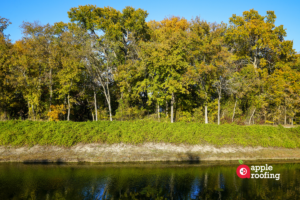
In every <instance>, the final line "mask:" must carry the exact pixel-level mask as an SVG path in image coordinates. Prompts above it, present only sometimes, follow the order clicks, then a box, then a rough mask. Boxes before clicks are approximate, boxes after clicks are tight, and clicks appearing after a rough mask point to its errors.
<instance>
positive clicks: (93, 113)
mask: <svg viewBox="0 0 300 200" xmlns="http://www.w3.org/2000/svg"><path fill="white" fill-rule="evenodd" d="M92 117H93V121H95V117H94V113H93V112H92Z"/></svg>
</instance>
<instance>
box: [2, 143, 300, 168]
mask: <svg viewBox="0 0 300 200" xmlns="http://www.w3.org/2000/svg"><path fill="white" fill-rule="evenodd" d="M236 160H243V161H244V160H248V161H259V160H300V148H295V149H289V148H279V147H241V146H232V145H227V146H222V147H216V146H213V145H187V144H178V145H176V144H170V143H144V144H136V145H132V144H124V143H119V144H111V145H109V144H98V143H91V144H77V145H75V146H71V147H60V146H52V145H51V146H50V145H49V146H41V145H35V146H33V147H13V146H0V162H23V163H69V162H70V163H71V162H75V163H80V162H90V163H120V162H122V163H124V162H125V163H129V162H157V161H162V162H185V161H192V162H200V161H236Z"/></svg>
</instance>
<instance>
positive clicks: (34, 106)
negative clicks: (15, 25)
mask: <svg viewBox="0 0 300 200" xmlns="http://www.w3.org/2000/svg"><path fill="white" fill-rule="evenodd" d="M68 16H69V18H70V23H63V22H57V23H55V24H53V25H50V24H47V25H41V24H40V23H38V22H23V24H22V25H21V28H22V31H23V38H22V39H21V40H18V41H16V42H15V43H12V42H11V41H10V40H9V35H8V34H7V33H6V32H5V29H6V28H7V27H8V26H9V25H10V24H11V22H10V21H9V19H6V18H1V17H0V120H9V119H22V120H24V119H30V120H51V121H58V120H67V121H88V120H89V121H99V120H110V121H113V120H118V121H125V120H138V119H143V120H152V121H161V122H167V121H168V122H172V123H173V122H175V121H185V122H201V123H217V124H221V123H236V124H265V123H271V124H293V123H294V124H295V123H297V121H296V120H295V119H296V116H297V113H299V112H300V111H299V108H300V55H299V53H297V52H296V51H295V50H294V49H293V41H290V40H285V39H284V38H285V37H286V35H287V33H286V29H285V28H284V27H283V25H280V26H276V25H275V20H276V15H275V13H274V12H273V11H268V12H267V13H266V15H265V16H262V15H260V14H259V13H258V12H257V11H255V10H253V9H252V10H249V11H245V12H243V15H242V16H237V15H235V14H234V15H232V17H231V18H230V19H229V23H228V24H225V23H220V24H218V23H210V22H207V21H203V20H201V19H200V17H196V18H194V19H191V20H187V19H185V18H182V17H175V16H174V17H168V18H165V19H164V20H162V21H153V20H152V21H148V22H147V21H146V18H147V16H148V13H147V11H145V10H142V9H134V8H132V7H126V8H124V9H123V10H122V11H118V10H116V9H114V8H111V7H104V8H99V7H96V6H93V5H86V6H78V7H76V8H71V9H70V11H69V12H68ZM12 34H13V33H12Z"/></svg>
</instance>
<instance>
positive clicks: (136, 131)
mask: <svg viewBox="0 0 300 200" xmlns="http://www.w3.org/2000/svg"><path fill="white" fill-rule="evenodd" d="M121 142H122V143H129V144H139V143H144V142H164V143H174V144H181V143H183V144H212V145H216V146H224V145H235V146H263V147H285V148H299V147H300V127H297V128H283V127H282V126H278V127H272V126H260V125H252V126H239V125H234V124H224V125H220V126H218V125H215V124H200V123H185V122H177V123H174V124H171V123H163V122H160V123H159V122H146V121H124V122H120V121H113V122H109V121H98V122H65V121H64V122H37V121H35V122H34V121H5V122H0V145H11V146H33V145H36V144H39V145H58V146H73V145H76V144H78V143H106V144H113V143H121Z"/></svg>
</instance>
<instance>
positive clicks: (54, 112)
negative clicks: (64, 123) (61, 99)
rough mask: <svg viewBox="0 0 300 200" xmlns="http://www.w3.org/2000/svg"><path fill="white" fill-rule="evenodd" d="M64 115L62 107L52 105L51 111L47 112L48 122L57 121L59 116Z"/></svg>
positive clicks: (64, 111) (64, 110)
mask: <svg viewBox="0 0 300 200" xmlns="http://www.w3.org/2000/svg"><path fill="white" fill-rule="evenodd" d="M60 114H62V115H64V114H66V109H65V108H64V105H56V106H54V105H52V106H51V111H50V112H48V114H47V116H49V120H50V121H56V122H57V121H59V115H60Z"/></svg>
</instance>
